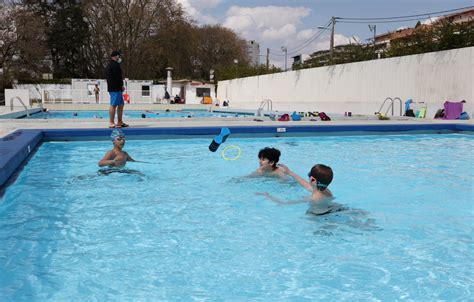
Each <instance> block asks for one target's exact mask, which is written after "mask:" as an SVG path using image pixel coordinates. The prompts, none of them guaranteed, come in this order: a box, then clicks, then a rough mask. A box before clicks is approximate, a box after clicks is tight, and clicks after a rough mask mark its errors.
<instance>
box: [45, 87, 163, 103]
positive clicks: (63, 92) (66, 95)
mask: <svg viewBox="0 0 474 302" xmlns="http://www.w3.org/2000/svg"><path fill="white" fill-rule="evenodd" d="M126 93H127V94H128V96H129V102H130V103H131V104H134V103H135V104H156V103H163V101H162V100H161V99H160V98H158V97H153V96H152V93H151V91H149V93H145V94H144V92H143V91H142V90H128V91H127V92H126ZM42 101H43V103H45V104H48V103H49V104H65V103H74V104H108V103H109V102H110V96H109V93H108V92H107V91H105V92H103V91H101V92H100V93H99V97H98V99H96V96H95V94H94V93H93V92H91V91H90V90H87V89H45V90H43V92H42Z"/></svg>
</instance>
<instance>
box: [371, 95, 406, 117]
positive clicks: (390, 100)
mask: <svg viewBox="0 0 474 302" xmlns="http://www.w3.org/2000/svg"><path fill="white" fill-rule="evenodd" d="M397 100H398V102H399V104H400V116H402V115H403V113H402V100H401V99H400V98H399V97H395V98H393V99H392V98H390V97H388V98H386V99H385V101H383V103H382V106H380V109H379V111H377V112H375V114H380V113H382V109H383V108H384V106H385V104H386V103H387V101H389V103H388V104H389V105H388V107H387V110H386V111H385V115H387V113H388V111H389V110H390V109H392V116H394V107H395V106H394V103H395V101H397Z"/></svg>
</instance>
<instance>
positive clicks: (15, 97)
mask: <svg viewBox="0 0 474 302" xmlns="http://www.w3.org/2000/svg"><path fill="white" fill-rule="evenodd" d="M14 99H18V100H19V101H20V103H21V104H22V105H23V107H24V108H25V111H26V116H27V117H29V116H30V113H29V112H28V107H26V105H25V103H23V101H22V100H21V99H20V97H18V96H14V97H12V98H11V99H10V111H13V100H14Z"/></svg>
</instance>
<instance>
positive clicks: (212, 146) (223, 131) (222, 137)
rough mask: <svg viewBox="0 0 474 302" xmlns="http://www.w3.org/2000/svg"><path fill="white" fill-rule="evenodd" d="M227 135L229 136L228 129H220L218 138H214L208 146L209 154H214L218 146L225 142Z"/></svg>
mask: <svg viewBox="0 0 474 302" xmlns="http://www.w3.org/2000/svg"><path fill="white" fill-rule="evenodd" d="M229 135H230V129H229V128H222V129H221V133H220V134H219V135H218V136H216V137H214V139H213V140H212V142H211V144H210V145H209V150H210V151H211V152H216V151H217V149H218V148H219V146H220V145H221V144H223V143H224V142H225V141H226V139H227V138H228V137H229Z"/></svg>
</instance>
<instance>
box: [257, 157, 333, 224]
mask: <svg viewBox="0 0 474 302" xmlns="http://www.w3.org/2000/svg"><path fill="white" fill-rule="evenodd" d="M279 168H280V170H281V171H282V172H283V173H285V174H286V175H289V176H291V177H293V178H294V179H295V180H296V181H297V182H298V183H299V184H300V185H301V186H302V187H303V188H305V189H306V190H308V191H309V192H311V196H310V197H309V201H310V202H311V206H310V208H309V209H308V211H307V213H308V214H314V215H323V214H328V213H332V212H336V211H340V210H341V209H342V207H341V205H340V204H338V203H335V202H332V200H333V199H334V197H333V195H332V192H331V191H330V190H329V189H328V186H329V185H330V184H331V182H332V180H333V177H334V174H333V171H332V169H331V167H329V166H326V165H323V164H317V165H314V166H313V167H312V168H311V170H310V171H309V173H308V178H309V179H308V180H305V179H304V178H302V177H301V176H299V175H298V174H296V173H295V172H293V171H291V170H290V169H289V168H288V167H287V166H285V165H283V164H280V165H279ZM256 194H257V195H262V196H265V197H267V198H268V199H270V200H272V201H274V202H276V203H279V204H295V203H301V202H305V201H308V200H298V201H284V200H281V199H279V198H277V197H274V196H272V195H270V194H269V193H268V192H258V193H256Z"/></svg>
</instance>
